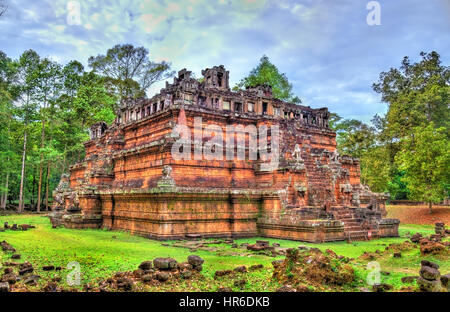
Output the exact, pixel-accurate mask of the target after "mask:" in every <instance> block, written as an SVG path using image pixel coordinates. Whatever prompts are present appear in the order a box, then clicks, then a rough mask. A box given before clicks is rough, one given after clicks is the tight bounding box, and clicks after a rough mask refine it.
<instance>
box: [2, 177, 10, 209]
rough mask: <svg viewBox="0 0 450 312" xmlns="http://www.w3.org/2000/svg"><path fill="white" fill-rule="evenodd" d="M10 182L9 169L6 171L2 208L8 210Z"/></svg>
mask: <svg viewBox="0 0 450 312" xmlns="http://www.w3.org/2000/svg"><path fill="white" fill-rule="evenodd" d="M8 183H9V170H8V171H7V172H6V182H5V193H4V194H3V198H2V209H3V210H6V202H7V201H8Z"/></svg>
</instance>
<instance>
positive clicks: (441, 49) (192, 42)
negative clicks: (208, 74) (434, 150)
mask: <svg viewBox="0 0 450 312" xmlns="http://www.w3.org/2000/svg"><path fill="white" fill-rule="evenodd" d="M0 1H4V2H6V3H7V5H8V10H7V11H6V13H5V14H4V15H3V16H1V17H0V50H2V51H4V52H5V53H6V54H7V55H8V56H9V57H11V58H18V57H19V56H20V54H21V53H22V52H23V51H25V50H27V49H34V50H36V51H37V52H38V53H39V54H40V55H41V56H46V57H50V58H52V59H54V60H56V61H59V62H61V63H63V64H65V63H67V62H68V61H70V60H73V59H76V60H78V61H80V62H81V63H83V64H84V65H85V66H86V67H87V60H88V58H89V56H92V55H98V54H105V53H106V51H107V49H108V48H111V47H112V46H114V45H116V44H124V43H131V44H133V45H135V46H144V47H146V48H147V49H148V50H149V51H150V58H151V59H152V60H155V61H162V60H165V61H169V62H171V64H172V68H173V69H174V70H177V71H178V70H181V69H183V68H187V69H188V70H192V71H193V73H194V74H195V76H196V77H198V78H199V77H201V70H202V69H204V68H208V67H212V66H214V65H224V66H225V67H226V68H227V69H228V70H229V71H230V85H231V87H232V86H234V85H235V84H236V83H237V82H238V81H239V80H240V79H241V78H243V77H244V76H246V75H247V74H248V73H249V72H250V70H251V69H252V68H254V67H255V66H256V65H257V64H258V61H259V59H260V58H261V56H263V55H267V56H268V57H269V58H270V60H271V61H272V63H274V64H275V65H276V66H277V67H278V68H279V70H280V71H281V72H283V73H285V74H286V75H287V77H288V78H289V81H290V82H291V83H292V85H293V91H294V93H295V95H297V96H299V97H300V98H301V99H302V101H303V105H307V106H311V107H313V108H319V107H328V108H329V110H330V111H331V112H336V113H338V114H339V115H341V116H342V117H344V118H355V119H359V120H363V121H365V122H369V121H370V120H371V118H372V117H373V115H375V114H383V113H385V112H386V109H387V105H386V103H382V102H381V99H380V95H379V94H377V93H375V92H374V91H373V90H372V84H373V83H374V82H376V81H377V80H378V77H379V74H380V73H381V72H382V71H387V70H389V69H390V68H391V67H398V66H399V65H400V62H401V60H402V58H403V57H404V56H409V57H410V58H411V59H412V60H413V61H417V60H419V59H420V56H419V53H420V52H421V51H426V52H430V51H433V50H434V51H437V52H438V53H439V54H440V55H441V59H442V62H443V64H445V65H449V63H450V62H449V61H450V0H379V1H372V2H376V3H378V4H379V11H378V10H377V7H375V8H374V6H373V5H372V4H371V3H370V4H369V2H371V1H367V0H297V1H290V0H277V1H275V0H240V1H234V0H217V1H215V0H184V1H165V0H134V1H132V0H105V1H97V0H79V1H66V0H0ZM378 13H379V14H378ZM368 15H370V17H371V19H369V22H368ZM374 22H377V24H379V25H377V24H375V25H373V23H374ZM370 24H371V25H370ZM86 69H88V68H86ZM163 85H164V82H161V83H158V84H156V85H154V86H153V87H152V88H151V89H150V90H149V94H148V95H149V96H151V95H153V94H155V93H157V92H158V91H159V89H160V88H162V87H163Z"/></svg>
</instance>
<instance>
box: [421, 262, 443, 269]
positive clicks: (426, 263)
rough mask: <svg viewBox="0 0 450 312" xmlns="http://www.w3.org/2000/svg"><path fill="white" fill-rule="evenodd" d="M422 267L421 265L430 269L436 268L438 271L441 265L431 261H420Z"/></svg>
mask: <svg viewBox="0 0 450 312" xmlns="http://www.w3.org/2000/svg"><path fill="white" fill-rule="evenodd" d="M420 265H421V266H427V267H430V268H434V269H436V270H438V269H439V264H437V263H434V262H431V261H428V260H422V261H420Z"/></svg>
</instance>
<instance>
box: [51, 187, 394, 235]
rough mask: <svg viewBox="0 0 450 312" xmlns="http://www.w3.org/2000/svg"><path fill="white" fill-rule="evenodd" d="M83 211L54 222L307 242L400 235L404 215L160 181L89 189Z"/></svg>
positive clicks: (60, 215) (83, 198)
mask: <svg viewBox="0 0 450 312" xmlns="http://www.w3.org/2000/svg"><path fill="white" fill-rule="evenodd" d="M78 200H79V202H80V206H81V207H83V209H82V211H60V212H58V211H55V212H54V213H53V215H52V217H51V220H52V223H53V224H54V225H64V226H65V227H67V228H107V229H112V230H124V231H129V232H130V233H131V234H136V235H140V236H144V237H148V238H152V239H158V240H170V239H186V238H189V237H203V238H210V237H211V238H212V237H231V238H240V237H256V236H260V237H271V238H280V239H289V240H297V241H305V242H315V243H319V242H330V241H342V240H346V239H349V240H361V239H369V238H378V237H395V236H398V225H399V221H398V220H396V219H383V218H382V211H381V209H380V208H379V206H377V205H368V206H369V208H367V207H329V208H322V207H284V206H283V203H282V200H281V198H280V196H279V194H278V192H277V191H268V190H255V189H253V190H250V189H248V190H234V191H230V190H220V189H195V188H179V187H170V186H169V187H159V188H153V189H147V190H139V189H136V190H128V191H121V190H115V191H111V190H108V191H84V192H83V193H80V194H79V198H78Z"/></svg>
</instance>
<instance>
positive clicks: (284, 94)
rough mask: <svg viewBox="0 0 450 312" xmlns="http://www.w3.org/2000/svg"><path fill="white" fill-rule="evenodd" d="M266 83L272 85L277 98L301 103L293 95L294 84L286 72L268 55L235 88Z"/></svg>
mask: <svg viewBox="0 0 450 312" xmlns="http://www.w3.org/2000/svg"><path fill="white" fill-rule="evenodd" d="M264 84H267V85H269V86H271V87H272V94H273V96H274V97H275V98H277V99H280V100H284V101H290V102H293V103H296V104H299V103H301V100H300V99H299V98H298V97H297V96H294V95H293V93H292V84H291V83H290V82H289V80H288V78H287V77H286V74H283V73H280V72H279V70H278V68H277V67H276V66H275V65H274V64H272V63H271V62H270V60H269V58H268V57H267V56H266V55H264V56H263V57H262V58H261V59H260V60H259V64H258V66H256V67H255V68H253V69H252V71H251V72H250V74H249V75H248V76H247V77H245V78H243V79H241V81H240V82H239V83H237V84H236V86H235V87H234V88H233V90H239V89H243V88H245V87H252V86H257V85H264Z"/></svg>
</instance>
